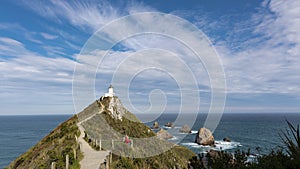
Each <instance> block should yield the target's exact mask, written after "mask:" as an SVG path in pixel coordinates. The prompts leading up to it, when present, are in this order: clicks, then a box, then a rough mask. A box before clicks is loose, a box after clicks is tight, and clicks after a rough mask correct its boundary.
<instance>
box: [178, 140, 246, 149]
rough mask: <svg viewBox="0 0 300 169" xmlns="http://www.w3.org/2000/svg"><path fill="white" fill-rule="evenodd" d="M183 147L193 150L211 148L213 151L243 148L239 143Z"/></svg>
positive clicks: (189, 144)
mask: <svg viewBox="0 0 300 169" xmlns="http://www.w3.org/2000/svg"><path fill="white" fill-rule="evenodd" d="M181 145H184V146H188V147H192V148H209V149H213V150H228V149H233V148H236V147H238V146H242V145H241V144H240V143H239V142H225V141H215V146H203V145H199V144H197V143H192V142H190V143H181Z"/></svg>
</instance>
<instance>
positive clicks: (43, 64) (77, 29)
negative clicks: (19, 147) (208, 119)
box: [0, 0, 300, 115]
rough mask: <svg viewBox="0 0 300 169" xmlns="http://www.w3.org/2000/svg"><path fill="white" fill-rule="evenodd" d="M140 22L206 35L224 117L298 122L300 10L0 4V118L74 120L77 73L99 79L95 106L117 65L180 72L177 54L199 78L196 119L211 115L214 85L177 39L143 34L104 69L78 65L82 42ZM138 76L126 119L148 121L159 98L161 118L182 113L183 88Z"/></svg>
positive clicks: (203, 3)
mask: <svg viewBox="0 0 300 169" xmlns="http://www.w3.org/2000/svg"><path fill="white" fill-rule="evenodd" d="M143 12H160V13H166V14H171V15H174V16H177V17H179V18H180V19H184V20H186V21H188V22H189V23H191V24H192V25H194V26H195V27H196V28H198V29H199V30H200V31H202V32H203V33H204V34H205V35H206V37H207V38H208V39H209V41H210V42H211V45H212V46H213V48H214V49H215V50H216V52H217V53H218V56H219V60H220V63H221V64H222V68H223V70H224V75H225V79H226V104H225V110H224V111H225V113H263V112H268V113H287V112H298V113H299V111H300V104H299V103H300V84H299V82H300V73H299V72H300V66H299V65H300V29H299V28H298V27H299V26H298V25H300V1H297V0H291V1H288V2H287V1H285V0H265V1H261V0H251V1H249V0H219V1H217V0H209V1H208V0H190V1H188V2H186V1H179V0H175V1H174V0H173V1H170V0H167V1H159V0H149V1H133V0H132V1H101V0H95V1H55V0H49V1H38V0H32V1H25V0H2V1H1V2H0V78H1V81H0V100H1V101H0V106H1V110H0V115H15V114H20V115H26V114H74V113H76V112H78V111H79V110H77V109H75V108H74V103H73V99H74V95H73V92H74V88H72V85H73V83H74V79H73V78H74V69H75V68H76V67H75V66H76V65H77V68H78V69H79V68H80V65H82V64H89V65H91V66H90V67H93V68H95V69H97V72H96V73H95V77H94V78H95V79H94V80H95V83H94V88H95V94H94V97H89V98H88V99H87V100H88V101H91V100H94V99H96V98H99V97H100V96H101V95H103V94H104V93H105V92H106V90H107V87H108V86H109V84H110V83H112V82H111V78H112V75H113V73H112V72H113V71H114V70H115V69H116V68H117V66H118V65H119V64H120V63H123V62H125V63H126V65H125V66H126V67H125V68H126V69H127V71H128V72H130V71H133V70H135V69H134V68H136V67H138V65H143V64H141V62H139V60H134V57H131V56H132V55H133V54H136V53H137V55H139V54H140V55H141V56H140V58H143V59H141V61H142V60H143V61H145V60H147V59H149V60H159V59H161V58H163V59H162V60H159V61H160V63H161V65H160V66H162V65H164V64H165V65H168V66H171V67H172V66H173V68H176V66H175V65H176V63H174V64H173V65H172V61H174V60H175V59H174V60H173V59H170V56H171V55H172V54H174V53H176V52H178V53H180V54H181V55H180V57H179V58H181V61H185V62H187V63H186V65H187V66H188V67H189V68H190V69H189V70H191V71H192V72H189V73H192V74H193V75H194V77H195V78H196V87H197V90H196V91H194V92H196V93H197V94H199V95H200V96H199V97H200V102H201V103H200V110H199V112H207V111H208V109H209V105H210V103H211V93H212V91H211V89H210V87H211V83H212V81H211V79H209V75H208V73H207V72H206V70H205V66H203V65H201V64H195V65H193V63H195V62H193V60H192V59H191V58H189V57H188V56H189V54H188V52H187V51H186V50H187V49H185V48H184V47H182V46H180V44H179V43H178V42H176V41H175V40H174V39H170V38H167V37H163V36H159V35H148V34H144V35H141V36H136V37H131V38H129V39H125V40H123V41H122V42H119V43H118V44H116V45H115V47H114V48H113V49H112V50H111V51H110V52H109V55H108V57H106V58H105V59H104V60H103V62H102V63H100V64H99V63H98V62H99V58H97V56H98V55H97V54H95V55H84V56H82V57H80V56H81V55H80V54H82V51H83V49H84V48H85V47H86V44H87V42H88V40H90V39H91V37H92V36H93V35H95V34H97V32H99V30H101V29H102V28H104V27H105V26H106V25H108V24H110V23H112V22H113V21H115V20H116V19H119V18H121V17H124V16H128V15H134V14H140V13H143ZM157 22H158V21H157ZM162 22H163V21H162ZM159 24H162V23H159ZM175 24H176V23H175ZM114 31H115V32H118V31H120V30H119V29H118V28H115V29H113V30H111V33H114ZM158 47H160V48H163V49H164V51H154V53H155V52H158V53H155V54H157V55H153V51H152V52H151V55H149V53H144V55H143V50H145V49H146V48H148V49H149V48H151V49H152V48H158ZM166 50H168V51H169V53H168V52H167V51H166ZM98 52H100V53H101V51H98ZM130 58H132V60H130ZM78 65H79V66H78ZM121 68H122V67H121ZM123 69H124V67H123ZM120 70H121V69H120ZM124 70H125V69H124ZM167 70H170V71H172V70H171V69H167ZM85 71H87V72H88V71H89V70H85ZM174 71H178V69H176V70H174ZM92 73H93V72H92ZM126 73H127V72H126ZM134 73H136V76H135V78H133V79H131V81H130V86H129V88H128V91H126V92H128V93H129V96H130V98H131V101H132V104H133V105H134V106H135V107H137V109H132V111H133V112H134V113H141V112H147V109H148V108H149V106H150V107H151V105H150V103H149V100H151V101H153V102H155V100H156V101H157V98H164V99H165V101H166V103H164V104H166V108H165V109H164V111H166V112H176V111H177V110H178V109H179V107H180V103H182V100H181V98H180V96H182V95H181V94H180V91H179V87H178V84H177V83H178V82H182V81H184V79H176V78H175V79H174V77H173V76H172V74H168V72H167V71H165V70H164V69H163V68H162V69H149V70H145V71H142V72H138V73H137V72H134ZM184 73H186V71H184V69H182V71H179V72H178V74H179V75H178V77H177V78H183V76H185V74H184ZM123 78H124V77H123ZM81 80H82V79H81ZM119 80H120V79H119ZM122 80H124V79H122ZM113 85H114V86H116V87H115V92H116V94H117V95H118V94H119V95H118V96H119V97H120V98H122V97H123V96H124V95H122V93H124V91H120V90H121V89H122V87H119V88H118V86H119V85H121V82H120V83H117V84H114V83H113ZM82 90H84V89H82ZM188 91H189V92H191V90H188ZM161 96H163V97H161ZM152 97H153V98H152ZM159 101H160V100H159ZM124 102H126V101H124ZM151 104H152V103H151ZM155 104H156V105H158V109H155V111H158V110H160V108H161V107H160V106H159V104H160V103H159V102H158V103H155ZM186 104H193V102H190V103H186ZM75 107H76V106H75Z"/></svg>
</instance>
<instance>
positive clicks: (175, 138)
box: [168, 136, 178, 140]
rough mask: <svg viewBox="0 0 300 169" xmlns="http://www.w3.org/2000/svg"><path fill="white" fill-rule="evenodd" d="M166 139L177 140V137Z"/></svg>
mask: <svg viewBox="0 0 300 169" xmlns="http://www.w3.org/2000/svg"><path fill="white" fill-rule="evenodd" d="M168 140H178V137H176V136H173V137H172V138H170V139H168Z"/></svg>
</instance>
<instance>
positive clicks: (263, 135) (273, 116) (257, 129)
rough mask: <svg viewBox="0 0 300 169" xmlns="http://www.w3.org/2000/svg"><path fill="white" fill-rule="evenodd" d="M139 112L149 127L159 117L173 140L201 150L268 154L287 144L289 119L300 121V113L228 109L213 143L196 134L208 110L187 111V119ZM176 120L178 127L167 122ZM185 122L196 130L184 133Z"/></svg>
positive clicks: (198, 150) (158, 119)
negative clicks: (199, 139) (285, 135)
mask: <svg viewBox="0 0 300 169" xmlns="http://www.w3.org/2000/svg"><path fill="white" fill-rule="evenodd" d="M138 116H139V118H140V119H142V120H143V121H144V122H145V123H146V124H147V125H148V126H149V127H151V126H152V124H153V123H154V121H158V123H159V125H160V127H162V128H163V129H165V130H167V131H168V132H170V133H171V134H172V135H173V136H174V137H173V138H172V139H169V141H171V142H174V143H176V144H179V145H182V146H186V147H188V148H189V149H191V150H193V151H194V152H195V153H197V154H200V153H203V152H206V151H209V149H214V150H224V151H228V152H234V151H236V150H237V149H240V150H243V151H245V152H247V151H248V149H250V151H251V153H253V154H266V153H269V152H270V151H271V150H272V149H277V148H280V147H282V146H284V145H283V143H282V140H281V139H280V136H279V135H280V133H282V132H283V131H284V130H285V129H286V128H287V127H288V125H287V122H286V120H288V121H290V122H291V123H293V124H299V123H300V113H281V114H280V113H243V114H242V113H239V114H237V113H235V114H228V113H227V114H226V113H224V114H223V116H222V118H221V120H220V122H219V124H218V127H217V128H216V129H215V131H214V133H213V135H214V138H215V147H210V146H201V145H198V144H197V143H195V137H196V134H197V132H198V130H199V128H201V127H203V126H204V123H205V120H206V117H207V114H201V113H199V114H198V115H197V116H196V117H195V116H194V115H189V114H186V115H184V119H187V120H186V122H180V121H178V119H177V118H178V117H179V116H178V115H176V114H162V115H160V116H158V118H156V119H151V116H149V115H142V114H141V115H138ZM188 116H191V118H189V117H188ZM192 118H194V119H192ZM174 121H175V124H174V125H175V127H174V128H169V127H165V126H164V124H166V123H167V122H174ZM176 121H177V123H176ZM178 123H180V124H178ZM184 124H188V125H190V128H191V129H192V133H190V134H183V133H180V132H179V130H180V128H181V127H182V125H184ZM191 124H193V125H191ZM157 131H158V130H156V132H157ZM225 137H227V138H230V140H231V142H225V141H223V138H225Z"/></svg>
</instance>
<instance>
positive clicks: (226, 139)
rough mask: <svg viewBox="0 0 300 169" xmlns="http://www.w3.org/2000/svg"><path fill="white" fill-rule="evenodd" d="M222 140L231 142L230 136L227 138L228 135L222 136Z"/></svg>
mask: <svg viewBox="0 0 300 169" xmlns="http://www.w3.org/2000/svg"><path fill="white" fill-rule="evenodd" d="M223 141H225V142H231V140H230V138H228V137H225V138H223Z"/></svg>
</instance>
